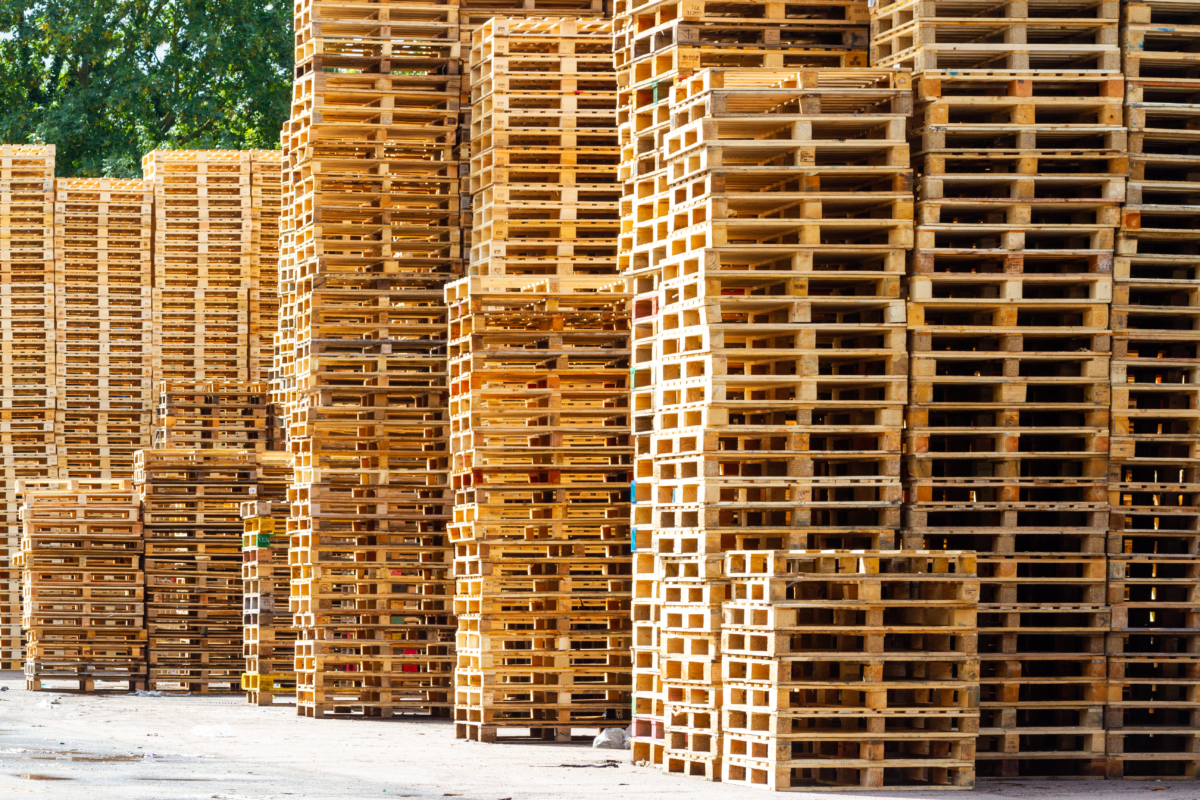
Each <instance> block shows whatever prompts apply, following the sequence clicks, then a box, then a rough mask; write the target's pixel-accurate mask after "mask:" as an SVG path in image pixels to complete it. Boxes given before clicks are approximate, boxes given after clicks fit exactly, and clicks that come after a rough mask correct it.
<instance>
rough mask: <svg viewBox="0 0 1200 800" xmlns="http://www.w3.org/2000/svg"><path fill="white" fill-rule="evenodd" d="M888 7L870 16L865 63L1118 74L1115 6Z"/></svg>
mask: <svg viewBox="0 0 1200 800" xmlns="http://www.w3.org/2000/svg"><path fill="white" fill-rule="evenodd" d="M1030 5H1032V4H1029V3H1009V4H1001V5H996V4H993V3H989V2H987V0H961V2H959V1H958V0H956V1H955V2H952V3H945V2H942V3H938V2H934V1H933V0H892V1H890V2H880V3H877V4H876V5H875V6H874V7H873V8H872V9H871V63H872V64H873V65H874V66H878V67H901V68H904V69H910V70H912V71H913V72H925V71H927V70H936V69H958V70H973V69H983V70H996V69H1001V70H1030V69H1037V70H1045V71H1047V72H1054V71H1057V70H1079V69H1087V70H1091V71H1101V72H1113V71H1116V72H1119V71H1120V69H1121V53H1120V49H1119V47H1118V23H1119V21H1120V10H1119V9H1120V3H1119V2H1116V1H1115V0H1106V1H1105V2H1100V3H1096V2H1092V0H1080V1H1079V2H1073V1H1072V2H1058V3H1054V4H1053V5H1052V7H1051V8H1050V13H1046V14H1045V15H1044V16H1043V15H1042V14H1041V13H1035V12H1036V11H1041V9H1031V8H1030Z"/></svg>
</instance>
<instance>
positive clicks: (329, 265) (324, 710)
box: [277, 2, 463, 718]
mask: <svg viewBox="0 0 1200 800" xmlns="http://www.w3.org/2000/svg"><path fill="white" fill-rule="evenodd" d="M457 14H458V7H457V4H443V5H439V4H437V3H434V4H428V5H426V6H421V7H414V6H413V5H412V4H403V3H395V2H388V3H383V4H382V5H378V4H377V5H375V6H374V7H372V8H370V9H367V8H366V7H365V6H358V5H356V4H353V3H337V2H315V3H304V4H301V5H299V6H298V7H297V16H296V31H297V48H298V49H297V77H296V82H295V86H294V94H293V96H294V98H295V101H294V103H293V108H292V118H291V120H290V121H289V124H288V127H287V129H286V138H285V141H284V147H283V149H284V152H285V153H286V154H287V157H286V160H285V163H284V166H283V170H282V171H283V183H284V189H283V192H284V203H285V217H287V219H285V220H284V221H283V222H282V223H281V236H282V241H281V249H282V250H283V252H284V255H283V261H282V264H281V275H280V280H281V290H282V297H281V320H282V321H283V325H282V327H281V330H280V337H279V340H278V362H279V363H280V365H281V372H280V374H279V375H278V376H277V380H278V386H279V388H278V393H279V396H280V397H281V398H283V399H282V402H283V404H284V405H285V406H286V411H287V414H288V422H287V425H288V440H289V448H290V451H291V452H292V453H293V454H294V456H295V478H296V482H295V484H294V485H293V487H292V489H291V497H290V500H291V505H292V514H291V516H290V517H289V522H288V525H289V532H290V535H291V540H292V541H291V565H292V576H291V578H292V603H293V608H292V610H293V612H294V615H295V623H296V625H297V628H298V630H299V635H298V638H297V642H296V683H297V689H296V691H297V701H298V702H297V712H298V714H300V715H302V716H307V717H313V718H320V717H330V716H367V717H393V716H400V715H407V714H423V715H434V716H448V715H449V711H450V708H451V706H452V703H453V697H452V692H453V678H452V673H453V667H454V641H453V639H454V621H453V618H452V612H453V609H452V603H451V588H450V587H451V581H452V576H451V574H450V571H451V557H450V549H449V543H448V541H447V539H446V533H445V525H446V522H447V521H448V519H449V508H448V506H449V500H450V496H449V463H448V458H449V454H448V442H447V439H446V436H447V434H448V426H449V420H448V417H447V412H446V362H445V353H444V348H445V325H446V316H445V314H446V312H445V301H444V299H443V297H442V287H443V285H444V284H445V283H446V282H447V281H448V280H451V279H453V278H456V277H458V276H459V275H460V274H461V271H462V256H463V254H462V241H463V238H462V233H461V211H462V209H461V197H460V185H461V173H460V163H459V151H458V135H459V125H460V122H459V107H460V102H461V92H462V78H461V70H460V65H459V58H460V52H461V47H460V42H459V31H458V22H457ZM365 30H369V31H371V32H372V35H371V37H370V38H367V39H363V38H362V37H361V36H360V34H361V33H362V32H363V31H365ZM377 34H381V36H380V38H375V37H376V35H377ZM392 35H403V36H404V37H405V38H406V39H407V40H410V41H420V42H422V43H423V45H422V46H421V47H416V48H408V47H405V48H394V47H393V46H392V44H391V41H390V39H389V37H390V36H392ZM331 66H335V67H338V68H339V71H337V72H331V71H326V70H325V68H326V67H331ZM372 107H374V110H371V109H372ZM384 109H387V110H386V111H385V110H384ZM364 501H365V502H364ZM367 554H369V557H367ZM348 595H354V596H355V597H356V598H357V599H356V601H355V604H354V606H353V607H350V606H348V605H347V604H346V600H345V598H346V597H347V596H348ZM399 595H403V596H404V597H405V598H406V599H405V600H404V601H403V602H402V603H401V604H399V605H398V604H397V602H396V597H397V596H399Z"/></svg>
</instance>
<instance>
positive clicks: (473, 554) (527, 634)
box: [446, 17, 632, 741]
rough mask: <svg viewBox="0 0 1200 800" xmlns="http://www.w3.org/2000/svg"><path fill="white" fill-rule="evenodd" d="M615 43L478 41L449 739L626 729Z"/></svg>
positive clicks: (498, 22)
mask: <svg viewBox="0 0 1200 800" xmlns="http://www.w3.org/2000/svg"><path fill="white" fill-rule="evenodd" d="M611 46H612V27H611V23H609V22H606V21H602V20H590V19H572V18H565V19H563V18H553V17H551V18H545V19H534V18H525V17H519V18H507V17H497V18H496V19H493V20H491V21H489V22H487V23H486V24H484V25H483V26H481V27H479V28H478V29H476V30H475V31H474V34H473V36H472V40H471V61H470V79H471V101H472V114H471V118H470V124H471V137H472V139H471V144H472V152H471V159H472V160H471V186H470V188H471V190H472V192H473V193H474V205H473V215H474V216H473V220H472V222H473V231H472V239H471V253H470V267H469V271H470V274H471V276H472V277H469V278H465V279H463V280H462V281H459V282H457V283H453V284H450V285H449V286H448V287H447V288H446V300H447V302H448V303H449V305H450V337H451V341H450V380H451V400H450V413H451V423H452V433H451V450H452V453H453V462H452V470H451V475H452V480H453V486H454V489H455V506H454V520H453V522H452V523H451V525H450V537H451V539H452V540H453V541H454V542H455V543H456V547H455V565H454V566H455V610H456V616H457V618H458V637H459V642H458V668H457V670H456V698H457V701H456V705H455V722H456V733H457V735H458V737H459V738H468V739H474V740H478V741H497V740H499V739H501V738H504V739H510V738H525V737H528V738H532V739H545V740H551V741H570V740H571V738H572V736H573V733H574V732H577V731H579V730H580V729H591V730H593V731H594V730H600V729H604V728H609V727H621V728H624V727H626V726H628V724H629V721H630V715H629V699H630V664H629V658H628V648H629V645H630V633H631V630H630V625H629V621H628V613H629V607H630V600H631V590H632V584H631V581H630V579H629V574H628V563H629V551H628V546H627V544H625V543H624V542H625V541H626V537H627V533H625V532H624V531H627V523H626V518H627V516H628V503H627V498H626V494H627V492H628V487H629V481H630V478H631V473H630V470H631V466H632V450H631V448H630V447H629V445H628V434H629V428H628V426H629V406H628V402H627V399H626V397H627V393H628V389H629V383H628V335H629V333H628V331H629V325H628V304H627V295H626V294H625V289H624V285H623V282H622V281H620V280H619V278H618V276H617V274H616V247H615V244H616V236H617V233H618V230H619V226H620V210H619V205H618V201H619V198H620V191H619V189H618V187H617V186H616V175H617V166H618V160H619V152H618V150H617V138H616V128H615V124H616V118H615V110H614V107H613V102H614V98H615V91H616V76H615V74H614V73H613V71H612V66H611V61H610V60H609V59H610V57H611V56H610V55H609V53H610V52H611ZM534 431H537V433H536V434H534ZM585 504H586V507H585ZM571 509H575V510H574V511H571ZM531 593H532V594H531ZM531 618H536V619H538V620H539V622H538V624H537V625H536V626H534V629H531V628H530V626H529V624H528V622H529V620H530V619H531ZM518 652H520V653H522V654H523V655H522V657H520V658H515V657H514V656H515V654H516V653H518Z"/></svg>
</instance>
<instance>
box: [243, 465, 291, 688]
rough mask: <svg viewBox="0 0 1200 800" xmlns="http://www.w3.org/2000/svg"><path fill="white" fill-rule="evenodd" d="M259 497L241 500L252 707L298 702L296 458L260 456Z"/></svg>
mask: <svg viewBox="0 0 1200 800" xmlns="http://www.w3.org/2000/svg"><path fill="white" fill-rule="evenodd" d="M259 468H260V482H259V484H258V489H259V492H258V499H256V500H253V501H247V502H245V503H243V504H242V520H243V523H244V527H243V533H242V587H243V593H242V628H243V650H242V652H243V655H244V657H245V661H246V666H245V672H243V673H242V689H243V690H245V691H246V692H247V694H246V699H247V701H248V702H250V704H251V705H272V704H274V703H275V700H276V698H282V699H283V700H285V701H291V702H295V694H296V673H295V663H294V662H295V653H296V646H295V642H296V629H295V627H294V626H293V624H292V615H291V609H290V598H291V573H290V567H289V566H288V561H287V556H288V535H287V514H288V506H287V504H286V502H285V501H286V498H287V486H288V484H289V483H291V475H292V469H291V460H290V458H289V457H288V456H287V455H286V454H283V453H280V454H260V455H259Z"/></svg>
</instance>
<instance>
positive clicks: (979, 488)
mask: <svg viewBox="0 0 1200 800" xmlns="http://www.w3.org/2000/svg"><path fill="white" fill-rule="evenodd" d="M872 15H873V17H872V40H871V48H872V63H873V65H874V66H878V67H888V68H907V69H912V70H913V72H914V85H915V89H916V108H915V113H914V116H913V120H912V125H911V132H912V144H913V150H914V154H915V164H914V166H915V169H916V173H917V178H918V181H919V191H918V198H917V199H918V206H917V229H916V246H915V249H914V252H913V254H912V258H911V261H910V273H909V286H908V292H909V299H910V304H909V329H910V337H909V350H910V376H911V389H910V392H911V394H910V405H909V408H908V412H907V414H908V419H907V438H906V444H907V452H908V459H907V462H906V471H907V487H906V489H907V493H908V499H909V501H910V503H911V505H910V506H908V508H907V509H906V515H907V516H906V519H905V529H906V530H905V538H904V542H903V544H904V546H905V547H908V548H913V549H931V550H937V549H954V550H975V551H977V552H978V555H979V562H978V563H979V579H980V584H981V587H982V588H981V597H980V605H979V628H980V634H979V635H980V647H979V651H980V661H981V667H980V670H981V676H980V685H981V696H980V711H981V724H980V739H979V747H978V748H977V759H978V764H977V766H978V771H979V775H980V776H981V777H1015V776H1054V777H1066V776H1076V777H1100V776H1103V775H1104V774H1105V756H1106V744H1105V735H1104V706H1105V702H1106V699H1107V675H1106V664H1105V656H1104V646H1105V639H1106V635H1107V631H1108V629H1109V622H1110V612H1109V608H1108V604H1107V599H1106V597H1105V580H1106V560H1105V547H1104V542H1105V539H1106V536H1107V531H1108V526H1109V520H1108V497H1107V488H1108V487H1107V485H1106V484H1107V480H1108V452H1109V400H1110V397H1109V396H1110V391H1109V383H1108V380H1107V376H1108V375H1109V360H1110V355H1111V342H1112V334H1111V333H1110V328H1109V319H1108V316H1109V305H1110V303H1111V301H1112V273H1113V247H1114V242H1115V237H1116V229H1117V226H1118V224H1119V222H1120V213H1121V203H1122V202H1123V200H1124V198H1125V175H1126V172H1127V169H1128V160H1127V155H1126V135H1125V129H1124V126H1123V124H1122V108H1121V106H1122V103H1123V97H1124V82H1123V79H1122V74H1121V55H1120V52H1119V46H1118V22H1119V3H1117V2H1116V1H1115V0H1103V1H1102V2H1096V1H1095V0H1078V2H1075V1H1074V0H1055V1H1054V2H1040V0H1030V2H1015V3H1000V4H997V3H992V2H989V0H954V2H930V1H929V0H905V1H904V2H880V3H877V4H876V5H875V6H874V8H872Z"/></svg>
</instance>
